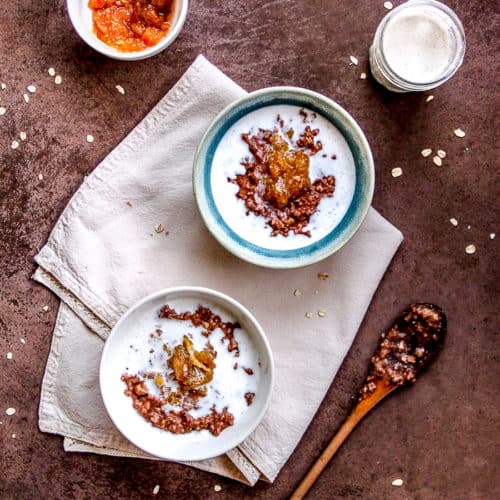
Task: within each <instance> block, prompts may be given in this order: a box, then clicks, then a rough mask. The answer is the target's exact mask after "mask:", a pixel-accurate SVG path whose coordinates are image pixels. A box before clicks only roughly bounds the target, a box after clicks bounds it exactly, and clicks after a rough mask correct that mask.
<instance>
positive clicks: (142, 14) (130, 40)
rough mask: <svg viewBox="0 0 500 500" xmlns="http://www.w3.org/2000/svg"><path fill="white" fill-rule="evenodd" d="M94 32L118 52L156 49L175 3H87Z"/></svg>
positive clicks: (165, 0)
mask: <svg viewBox="0 0 500 500" xmlns="http://www.w3.org/2000/svg"><path fill="white" fill-rule="evenodd" d="M89 7H90V8H91V9H92V11H93V20H94V31H95V34H96V35H97V37H98V38H99V39H100V40H102V41H103V42H104V43H106V44H108V45H110V46H111V47H114V48H115V49H118V50H120V51H122V52H137V51H139V50H144V49H145V48H147V47H151V46H153V45H156V44H157V43H158V42H159V41H160V40H161V39H162V38H163V37H164V36H165V35H166V34H167V32H168V31H169V29H170V26H171V24H172V18H173V15H174V11H175V8H174V7H175V0H89Z"/></svg>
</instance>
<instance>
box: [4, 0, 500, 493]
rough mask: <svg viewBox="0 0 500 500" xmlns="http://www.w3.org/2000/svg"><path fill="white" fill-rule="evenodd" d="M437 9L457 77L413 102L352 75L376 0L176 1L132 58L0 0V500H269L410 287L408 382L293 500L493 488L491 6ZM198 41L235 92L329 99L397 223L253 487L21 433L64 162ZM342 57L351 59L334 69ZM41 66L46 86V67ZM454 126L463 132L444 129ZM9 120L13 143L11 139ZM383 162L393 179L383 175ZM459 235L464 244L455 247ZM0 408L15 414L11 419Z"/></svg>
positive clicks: (161, 82)
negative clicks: (169, 25)
mask: <svg viewBox="0 0 500 500" xmlns="http://www.w3.org/2000/svg"><path fill="white" fill-rule="evenodd" d="M82 1H83V0H82ZM400 3H401V2H399V1H395V2H394V4H395V5H398V4H400ZM447 3H448V5H450V6H451V7H452V8H454V9H455V10H456V12H457V13H458V15H459V16H460V18H461V19H462V21H463V23H464V26H465V30H466V34H467V44H468V46H467V53H466V57H465V62H464V65H463V67H462V68H461V70H460V71H459V73H458V74H457V75H456V76H455V77H454V78H453V79H452V80H451V81H450V82H449V83H447V84H446V85H444V86H443V87H441V88H439V89H436V90H435V91H433V92H432V93H433V94H434V95H435V99H434V100H433V101H432V102H430V103H426V102H425V96H423V95H392V94H389V93H387V92H385V91H384V90H382V89H381V88H380V87H379V86H377V85H376V84H375V83H374V82H373V80H372V79H371V77H370V76H368V79H367V80H366V81H362V80H360V79H359V75H360V73H361V72H362V71H365V72H367V73H369V71H368V68H367V50H368V46H369V44H370V40H371V38H372V35H373V33H374V31H375V28H376V26H377V24H378V22H379V21H380V19H381V18H382V16H383V15H384V14H385V12H386V11H385V9H384V8H383V1H382V0H377V1H374V0H357V1H355V2H353V1H351V0H335V1H334V0H330V1H329V0H312V1H307V2H304V1H298V0H297V1H284V0H282V1H279V0H275V1H264V0H259V1H252V2H248V1H244V0H231V1H229V0H217V1H214V0H198V1H193V2H192V3H191V6H190V10H189V14H188V19H187V22H186V24H185V27H184V29H183V31H182V33H181V35H180V36H179V38H178V39H177V40H176V41H175V43H174V44H173V45H172V46H171V47H170V48H169V49H167V50H166V51H164V52H163V53H161V54H160V55H158V56H156V57H153V58H151V59H149V60H146V61H142V62H132V63H126V62H118V61H113V60H110V59H107V58H105V57H103V56H100V55H99V54H97V53H96V52H94V51H93V50H92V49H90V48H88V47H87V46H86V45H85V44H84V43H83V42H81V41H80V39H79V38H78V36H77V35H76V33H75V32H74V31H73V30H72V28H71V26H70V24H69V21H68V18H67V15H66V12H65V7H64V2H63V0H39V1H36V2H26V1H24V0H3V1H2V2H1V4H2V14H1V16H0V63H1V64H0V81H2V82H5V83H6V84H7V88H6V90H3V91H1V90H0V105H3V106H5V107H6V108H7V114H6V115H4V116H2V117H0V158H1V160H0V162H1V163H0V171H1V173H0V207H1V208H0V243H1V248H0V421H1V422H2V423H1V425H0V498H2V499H4V498H7V499H10V498H36V497H40V498H94V497H95V498H97V497H101V498H106V497H109V498H125V497H129V498H142V497H148V496H151V494H152V490H153V487H154V486H155V485H156V484H159V485H160V486H161V489H160V493H159V495H158V497H157V498H207V497H213V498H238V497H243V498H249V497H256V498H284V497H286V496H288V495H289V494H290V493H291V492H292V490H293V487H294V486H295V485H296V484H297V483H298V481H299V479H300V478H301V477H302V476H303V474H304V473H305V472H306V471H307V470H308V468H309V467H310V466H311V465H312V463H313V461H314V460H315V458H316V457H317V456H318V454H319V453H320V450H321V449H322V448H323V447H324V446H325V445H326V444H327V443H328V441H329V439H330V437H331V436H332V435H333V434H334V432H335V431H336V429H337V428H338V426H339V425H340V423H341V422H342V420H343V418H344V417H345V415H346V412H347V411H348V408H349V406H350V404H351V403H350V402H351V397H352V395H353V394H354V393H355V391H356V390H357V389H358V387H359V386H360V383H361V382H362V380H363V378H364V376H365V373H366V366H367V362H368V359H369V356H370V354H371V352H372V351H373V349H374V347H375V345H376V342H377V338H378V334H379V333H380V331H382V330H383V329H385V328H387V327H388V326H389V325H390V323H391V321H392V319H393V318H394V316H395V315H397V314H398V313H399V312H400V310H401V309H403V308H404V307H405V306H406V305H407V304H408V303H410V302H413V301H416V300H425V301H434V302H436V303H438V304H440V305H441V306H442V307H443V308H444V310H445V311H446V312H447V314H448V317H449V335H448V339H447V342H446V346H445V349H444V351H443V352H442V355H441V356H440V358H439V359H438V361H437V362H436V364H435V365H434V366H432V367H431V369H430V370H429V371H428V373H426V374H425V375H424V376H422V377H421V379H420V380H419V382H418V383H417V385H416V386H415V387H413V388H411V389H410V390H407V391H404V392H401V393H399V394H397V395H394V396H393V397H391V398H390V399H389V400H387V401H386V402H384V403H383V404H382V405H381V406H380V407H379V408H377V409H376V410H375V411H374V413H373V414H372V415H370V416H369V417H368V418H367V419H366V420H365V421H364V422H362V424H361V425H360V427H359V428H358V429H357V430H356V431H355V432H354V434H353V435H352V436H351V437H350V438H349V440H348V441H347V442H346V443H345V444H344V446H343V447H342V448H341V450H340V451H339V453H338V454H337V455H336V457H335V458H334V460H333V461H332V462H331V463H330V465H329V466H328V467H327V468H326V470H325V471H324V473H323V475H322V476H321V478H320V479H319V481H318V482H317V483H316V485H315V486H314V489H313V490H312V491H311V494H310V498H318V499H323V498H325V499H326V498H368V499H372V498H375V499H405V498H407V499H409V500H413V499H436V498H449V499H490V498H491V499H493V498H495V497H496V498H498V497H497V496H496V495H498V490H499V487H500V480H499V477H500V474H499V472H500V471H499V467H498V463H499V462H500V454H499V435H500V427H499V419H498V408H499V396H498V388H499V387H498V380H499V375H500V373H499V363H498V345H499V344H498V330H499V322H498V297H499V288H498V281H499V274H498V243H499V240H500V235H499V237H497V238H496V239H494V240H491V239H490V237H489V234H490V233H491V232H495V231H496V230H497V225H498V220H499V217H498V216H499V209H498V199H499V197H500V190H499V182H498V176H497V170H498V165H497V157H498V148H497V143H498V134H497V131H496V130H497V129H496V123H497V118H498V114H497V102H498V92H497V85H496V78H497V70H498V65H497V59H496V57H495V56H496V54H497V53H498V48H499V46H498V45H499V44H498V39H497V38H498V28H497V27H498V22H495V20H497V21H498V15H497V16H496V17H495V11H496V12H498V2H497V1H491V2H490V1H487V2H485V1H483V0H470V1H467V2H465V1H462V2H459V1H448V2H447ZM198 53H203V54H204V55H206V56H207V57H208V58H209V59H210V60H211V61H212V62H213V63H215V64H216V65H218V66H219V67H220V68H221V69H222V70H223V71H224V72H226V73H227V74H228V75H229V76H230V77H231V78H233V79H234V80H235V81H236V82H238V83H239V84H241V85H242V86H243V87H244V88H246V89H248V90H254V89H258V88H261V87H266V86H271V85H280V84H286V85H298V86H304V87H307V88H310V89H313V90H316V91H319V92H322V93H324V94H326V95H327V96H329V97H332V98H333V99H335V100H336V101H338V102H339V103H340V104H341V105H342V106H344V107H345V108H347V110H349V111H350V112H351V113H352V114H353V116H354V117H355V118H356V119H357V120H358V121H359V123H360V125H361V127H362V128H363V129H364V131H365V133H366V135H367V137H368V140H369V142H370V144H371V146H372V148H373V153H374V156H375V160H376V172H377V181H376V191H375V197H374V201H373V204H374V206H375V207H376V208H377V209H378V210H379V211H380V212H381V213H382V214H383V215H384V216H385V217H387V218H388V219H389V220H390V221H392V222H393V223H394V224H395V225H396V226H398V227H399V228H400V229H401V230H402V232H403V233H404V235H405V241H404V243H403V245H402V247H401V249H400V250H399V252H398V253H397V255H396V257H395V259H394V261H393V263H392V265H391V267H390V269H389V270H388V272H387V274H386V276H385V278H384V280H383V282H382V284H381V286H380V288H379V290H378V292H377V294H376V296H375V298H374V300H373V303H372V305H371V307H370V309H369V311H368V314H367V316H366V318H365V321H364V323H363V325H362V327H361V329H360V331H359V334H358V336H357V338H356V341H355V343H354V345H353V347H352V349H351V351H350V354H349V356H348V357H347V359H346V361H345V363H344V365H343V367H342V369H341V370H340V372H339V374H338V376H337V378H336V379H335V381H334V383H333V385H332V387H331V389H330V391H329V393H328V395H327V397H326V398H325V401H324V403H323V405H322V406H321V408H320V410H319V411H318V414H317V416H316V418H315V419H314V421H313V422H312V424H311V426H310V428H309V430H308V431H307V433H306V435H305V437H304V438H303V440H302V441H301V443H300V444H299V446H298V448H297V449H296V451H295V453H294V454H293V455H292V457H291V458H290V460H289V461H288V463H287V464H286V466H285V468H284V469H283V471H282V473H281V474H280V476H279V477H278V479H277V481H276V482H275V484H274V485H267V484H259V485H257V486H256V487H255V488H253V489H251V488H248V487H245V486H243V485H241V484H238V483H236V482H233V481H230V480H225V479H222V478H219V477H215V476H212V475H209V474H207V473H203V472H198V471H195V470H193V469H190V468H187V467H182V466H180V465H176V464H168V463H157V462H153V461H145V460H130V459H120V458H111V457H102V456H95V455H85V454H66V453H64V452H63V449H62V439H61V438H60V437H58V436H52V435H47V434H41V433H40V432H39V431H38V428H37V408H38V399H39V391H40V383H41V379H42V374H43V371H44V367H45V362H46V358H47V354H48V350H49V343H50V340H51V333H52V327H53V324H54V320H55V315H56V310H57V300H56V299H55V297H54V296H53V295H51V293H50V292H49V291H48V290H46V289H45V288H43V287H41V286H39V285H37V284H35V283H34V282H32V281H30V275H31V273H32V272H33V270H34V264H33V260H32V258H33V256H34V255H35V254H36V252H37V249H38V248H40V247H41V246H42V245H43V244H44V242H45V240H46V238H47V236H48V234H49V232H50V230H51V228H52V226H53V225H54V223H55V222H56V220H57V218H58V217H59V215H60V213H61V211H62V209H63V207H64V206H65V205H66V203H67V202H68V200H69V198H70V197H71V195H72V194H73V193H74V192H75V190H76V189H77V188H78V186H79V185H80V183H81V182H82V180H83V178H84V176H85V175H86V174H88V173H89V172H90V171H91V170H92V169H93V168H94V166H95V165H96V164H97V163H98V162H99V161H100V160H101V159H102V158H103V157H104V156H105V155H106V154H107V153H108V152H109V151H110V150H111V149H112V148H113V147H114V146H115V145H116V144H117V143H118V142H119V141H120V140H121V139H122V138H123V136H124V135H125V134H127V132H128V131H129V130H130V129H131V128H132V127H133V126H134V125H135V124H136V123H137V122H138V121H139V120H140V119H141V118H142V117H143V116H144V115H145V114H146V113H147V112H148V110H149V109H150V108H151V107H152V106H153V105H154V104H155V103H156V102H157V101H158V100H159V99H160V98H161V97H162V96H163V95H164V94H165V93H166V92H167V91H168V90H169V89H170V87H171V86H172V85H173V83H174V82H175V81H176V80H177V79H178V78H179V77H180V75H181V74H182V73H183V71H184V70H185V69H186V68H187V67H188V65H189V64H190V63H191V62H192V61H193V59H194V58H195V56H196V55H197V54H198ZM351 54H352V55H355V56H357V57H358V58H359V60H360V64H359V66H357V67H356V66H350V65H349V56H350V55H351ZM50 66H53V67H55V68H56V71H57V73H58V74H60V75H62V77H63V83H62V85H60V86H56V85H54V83H53V79H52V78H50V77H49V76H48V75H47V69H48V68H49V67H50ZM31 83H34V84H35V85H36V86H37V88H38V90H37V92H36V93H35V94H34V95H30V97H31V100H30V102H29V104H26V103H25V102H24V101H23V99H22V94H23V93H24V92H26V86H27V85H29V84H31ZM116 84H120V85H122V86H123V87H124V88H125V90H126V95H124V96H122V95H120V94H119V93H118V92H117V91H116V90H115V85H116ZM457 127H461V128H463V129H464V130H465V132H466V134H467V135H466V137H465V138H463V139H458V138H456V137H455V136H454V135H453V129H455V128H457ZM21 130H24V131H26V132H27V135H28V140H27V141H26V142H25V143H21V146H20V147H19V149H17V150H12V149H11V148H10V143H11V141H12V140H13V139H16V138H18V137H19V132H20V131H21ZM87 134H93V135H94V136H95V143H94V144H88V143H87V142H86V140H85V137H86V135H87ZM424 147H431V148H433V149H434V150H436V149H438V148H442V149H444V150H446V152H447V157H446V159H445V161H444V166H443V167H441V168H439V167H436V166H435V165H433V164H432V161H431V159H424V158H422V157H421V156H420V150H421V149H423V148H424ZM397 166H398V167H402V169H403V172H404V173H403V176H402V177H400V178H397V179H394V178H393V177H392V176H391V169H392V168H393V167H397ZM40 173H42V174H43V177H44V179H43V180H42V181H40V180H38V174H40ZM450 217H455V218H457V219H458V221H459V225H458V227H456V228H454V227H453V226H452V225H451V224H450V223H449V222H448V219H449V218H450ZM469 226H470V227H469ZM469 243H474V244H475V245H476V247H477V252H476V253H475V254H474V255H466V253H465V251H464V249H465V246H466V245H467V244H469ZM45 304H48V305H49V307H50V309H49V311H48V312H43V311H42V306H44V305H45ZM21 337H22V338H24V339H26V345H23V344H21V342H20V340H19V339H20V338H21ZM8 351H11V352H13V355H14V358H13V359H12V360H8V359H6V353H7V352H8ZM10 406H13V407H15V408H16V409H17V413H16V414H15V415H14V416H11V417H9V416H7V415H6V414H5V409H6V408H7V407H10ZM13 433H15V434H16V438H15V439H13V438H12V437H11V435H12V434H13ZM395 478H402V479H403V480H404V485H403V486H402V487H401V488H396V487H393V486H391V481H392V480H393V479H395ZM215 484H220V485H221V486H222V491H221V492H220V493H215V492H214V490H213V487H214V485H215ZM495 491H496V492H497V493H496V494H495Z"/></svg>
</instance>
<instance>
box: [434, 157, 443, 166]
mask: <svg viewBox="0 0 500 500" xmlns="http://www.w3.org/2000/svg"><path fill="white" fill-rule="evenodd" d="M432 163H434V165H436V166H438V167H440V166H441V165H442V164H443V160H441V158H440V157H439V156H435V157H434V158H433V159H432Z"/></svg>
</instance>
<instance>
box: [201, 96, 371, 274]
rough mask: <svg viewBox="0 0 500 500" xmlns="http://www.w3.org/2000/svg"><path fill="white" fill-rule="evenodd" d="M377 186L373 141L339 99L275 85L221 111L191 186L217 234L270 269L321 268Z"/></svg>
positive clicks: (350, 233)
mask: <svg viewBox="0 0 500 500" xmlns="http://www.w3.org/2000/svg"><path fill="white" fill-rule="evenodd" d="M374 182H375V174H374V166H373V158H372V154H371V150H370V147H369V145H368V142H367V140H366V138H365V136H364V134H363V132H362V130H361V129H360V127H359V126H358V124H357V123H356V122H355V120H354V119H353V118H352V117H351V116H350V115H349V113H347V111H345V110H344V109H343V108H342V107H341V106H339V105H338V104H337V103H335V102H334V101H332V100H330V99H328V98H327V97H325V96H323V95H321V94H318V93H316V92H312V91H310V90H306V89H301V88H296V87H272V88H267V89H263V90H258V91H256V92H252V93H250V94H248V95H246V96H245V97H243V98H241V99H239V100H238V101H236V102H234V103H233V104H231V105H229V106H228V107H227V108H226V109H224V110H223V111H222V112H221V113H220V114H219V115H218V116H217V117H216V118H215V120H214V121H213V122H212V124H211V125H210V126H209V128H208V130H207V131H206V133H205V134H204V136H203V138H202V140H201V142H200V144H199V146H198V149H197V152H196V155H195V160H194V167H193V189H194V194H195V198H196V202H197V205H198V209H199V212H200V214H201V217H202V218H203V220H204V222H205V225H206V226H207V228H208V229H209V231H210V232H211V233H212V235H213V236H214V237H215V238H216V239H217V240H218V241H219V243H221V244H222V245H223V246H224V247H225V248H226V249H227V250H229V251H230V252H232V253H233V254H234V255H236V256H238V257H240V258H241V259H243V260H246V261H248V262H251V263H253V264H257V265H260V266H264V267H270V268H295V267H302V266H306V265H310V264H313V263H315V262H319V261H320V260H322V259H324V258H326V257H328V256H330V255H331V254H333V253H334V252H336V251H337V250H339V249H340V248H341V247H342V246H344V245H345V244H346V243H347V242H348V241H349V240H350V239H351V238H352V236H353V235H354V234H355V233H356V231H357V230H358V228H359V227H360V225H361V223H362V222H363V220H364V218H365V216H366V213H367V212H368V209H369V207H370V204H371V200H372V197H373V189H374Z"/></svg>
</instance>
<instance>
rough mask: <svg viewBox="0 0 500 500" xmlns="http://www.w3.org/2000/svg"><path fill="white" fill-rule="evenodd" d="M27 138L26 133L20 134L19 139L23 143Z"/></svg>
mask: <svg viewBox="0 0 500 500" xmlns="http://www.w3.org/2000/svg"><path fill="white" fill-rule="evenodd" d="M27 138H28V136H27V135H26V132H20V134H19V139H21V141H25V140H26V139H27Z"/></svg>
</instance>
